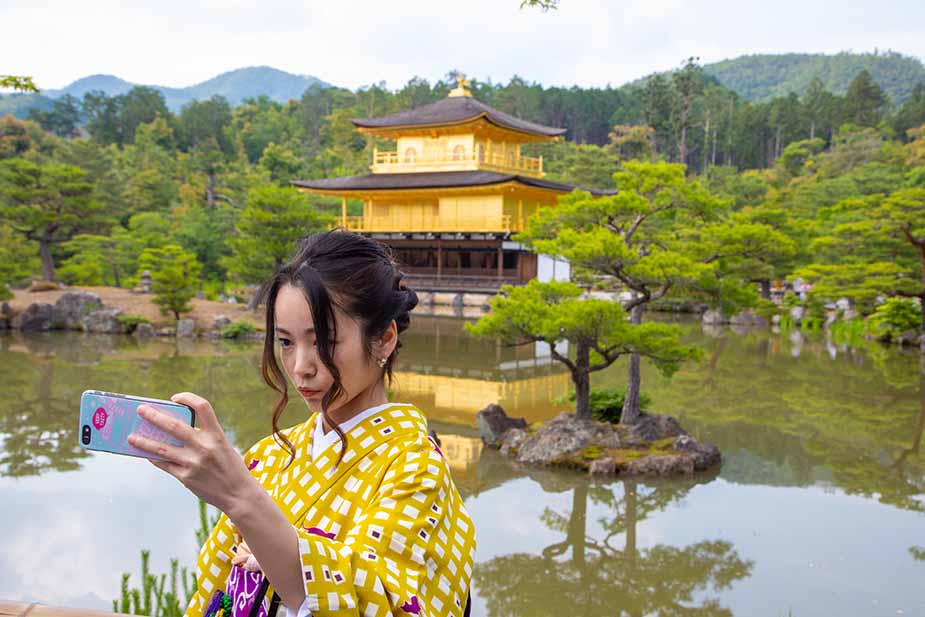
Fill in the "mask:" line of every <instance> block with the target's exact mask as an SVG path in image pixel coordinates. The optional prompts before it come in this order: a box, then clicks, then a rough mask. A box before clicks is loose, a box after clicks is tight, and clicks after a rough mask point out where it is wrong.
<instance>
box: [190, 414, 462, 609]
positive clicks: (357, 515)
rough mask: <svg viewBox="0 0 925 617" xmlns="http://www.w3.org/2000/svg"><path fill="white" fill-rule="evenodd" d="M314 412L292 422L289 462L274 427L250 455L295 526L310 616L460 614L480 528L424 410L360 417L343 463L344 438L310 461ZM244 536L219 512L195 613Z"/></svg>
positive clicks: (205, 552) (221, 581)
mask: <svg viewBox="0 0 925 617" xmlns="http://www.w3.org/2000/svg"><path fill="white" fill-rule="evenodd" d="M316 417H317V414H313V415H312V417H311V418H310V419H309V420H308V421H307V422H304V423H302V424H299V425H297V426H294V427H292V428H291V429H288V430H287V431H285V434H286V436H287V437H288V438H289V440H290V441H291V442H292V445H293V446H294V447H295V459H294V460H293V462H292V465H290V466H289V468H288V469H286V468H285V465H286V462H287V461H288V460H289V456H288V454H287V452H286V451H285V450H284V449H283V448H282V447H280V446H279V445H278V444H277V443H276V442H275V441H274V439H273V437H272V435H271V436H270V437H267V438H265V439H263V440H261V441H260V442H258V443H257V444H256V445H255V446H254V447H252V448H251V449H250V450H249V451H248V452H247V454H246V455H245V457H244V460H245V463H246V464H247V465H248V468H249V469H251V474H252V475H253V476H254V477H256V478H257V480H258V481H259V482H260V484H261V485H262V486H263V487H264V488H265V489H266V490H267V491H268V492H269V493H270V495H272V496H273V499H274V500H275V501H276V503H277V504H278V505H279V507H280V509H281V510H282V511H283V512H284V513H285V515H286V517H287V518H288V519H289V522H290V523H291V524H292V525H294V526H295V527H296V529H297V531H298V533H299V553H300V555H301V562H302V572H303V577H304V579H305V595H306V598H307V600H308V608H309V609H310V610H311V611H312V614H313V615H315V616H317V617H327V616H334V615H338V616H339V615H363V616H364V617H379V616H382V615H419V617H425V616H428V617H436V616H443V615H449V616H454V617H458V616H460V615H462V614H463V610H464V608H465V605H466V598H467V595H468V593H469V583H470V581H471V578H472V567H473V560H474V554H475V528H474V527H473V525H472V520H471V519H470V518H469V514H468V513H467V512H466V509H465V507H464V505H463V501H462V498H461V497H460V496H459V493H458V492H457V490H456V486H455V484H454V483H453V480H452V478H451V476H450V469H449V466H448V464H447V462H446V460H444V458H443V455H442V453H441V452H440V449H439V448H438V447H437V445H436V444H435V443H434V442H433V441H432V440H431V439H430V437H428V435H427V423H426V421H425V419H424V415H423V413H421V411H420V410H419V409H417V408H416V407H414V406H413V405H404V404H393V405H390V406H389V407H387V408H385V409H382V410H380V411H379V412H377V413H375V414H373V415H372V416H370V417H368V418H365V419H364V420H363V421H361V422H360V423H359V424H357V425H356V426H354V427H352V428H351V429H350V430H349V431H347V433H346V436H347V451H346V453H345V454H344V457H343V460H342V461H341V462H340V464H336V463H337V459H338V456H339V454H340V451H341V448H342V445H341V443H340V440H338V441H337V442H335V443H334V445H333V447H329V448H327V449H325V450H324V451H323V452H322V453H321V454H320V455H319V456H318V460H315V461H313V460H311V451H312V445H311V443H312V433H313V432H314V426H315V421H316ZM241 539H242V538H241V537H240V534H239V533H238V532H237V529H236V528H235V527H234V525H233V524H232V522H231V521H230V520H229V519H228V517H226V516H225V515H222V516H221V518H220V519H219V521H218V523H217V524H216V526H215V528H214V529H213V530H212V533H211V534H210V535H209V538H208V540H206V543H205V545H204V546H203V547H202V551H201V552H200V554H199V560H198V574H197V576H198V581H199V589H198V591H197V592H196V594H195V595H194V596H193V598H192V601H191V602H190V605H189V607H188V608H187V609H186V615H187V616H191V615H193V616H196V617H200V616H201V615H202V614H203V611H204V610H205V609H206V607H207V605H208V604H209V601H210V598H211V596H212V595H213V593H214V592H215V590H216V589H224V587H225V583H226V580H227V578H228V574H229V572H230V570H231V557H232V555H233V553H232V546H234V545H235V544H237V543H238V542H240V541H241ZM270 595H271V592H268V593H267V597H268V598H269V597H270ZM292 608H293V609H295V608H297V607H292Z"/></svg>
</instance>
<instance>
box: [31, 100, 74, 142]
mask: <svg viewBox="0 0 925 617" xmlns="http://www.w3.org/2000/svg"><path fill="white" fill-rule="evenodd" d="M29 119H30V120H34V121H35V122H38V123H39V125H40V126H41V127H42V128H43V129H45V130H46V131H48V132H50V133H54V134H55V135H57V136H58V137H76V136H77V134H78V130H77V127H78V125H79V124H80V119H81V113H80V101H79V100H78V99H77V98H75V97H73V96H71V95H70V94H65V95H64V96H62V97H61V98H58V99H55V101H54V103H52V106H51V109H50V110H48V111H40V110H38V109H33V110H31V111H30V112H29Z"/></svg>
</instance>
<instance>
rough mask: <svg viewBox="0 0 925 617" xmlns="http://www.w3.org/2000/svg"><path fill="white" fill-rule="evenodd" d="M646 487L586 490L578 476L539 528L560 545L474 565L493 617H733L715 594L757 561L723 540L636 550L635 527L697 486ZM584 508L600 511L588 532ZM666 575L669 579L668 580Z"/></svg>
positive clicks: (631, 485)
mask: <svg viewBox="0 0 925 617" xmlns="http://www.w3.org/2000/svg"><path fill="white" fill-rule="evenodd" d="M706 480H707V478H701V479H700V480H687V481H681V482H671V483H662V484H660V485H658V486H647V485H645V484H642V483H639V482H637V481H635V480H625V481H622V482H618V483H614V484H591V483H590V482H589V481H588V480H587V479H584V478H574V479H573V480H572V482H571V484H572V487H571V488H570V489H569V492H570V493H571V500H570V501H571V504H570V508H569V509H568V510H565V511H561V510H557V509H553V508H546V509H545V510H544V512H543V514H542V516H541V520H539V521H537V524H538V525H543V526H545V527H546V528H548V529H551V530H553V531H555V532H556V533H557V534H558V535H560V536H561V540H559V541H558V542H555V543H553V544H550V545H548V546H545V547H543V548H542V550H541V551H540V552H539V554H531V553H514V554H509V555H503V556H499V557H495V558H494V559H491V560H490V561H488V562H486V563H480V564H479V565H478V567H477V568H476V570H475V585H476V586H477V588H478V590H479V594H480V596H481V597H482V598H483V599H484V601H485V602H486V604H487V608H488V613H489V614H491V615H551V616H552V615H556V616H558V615H588V616H592V615H593V616H597V615H627V616H633V617H636V616H642V615H731V614H732V611H731V610H730V609H729V608H727V607H724V606H723V605H722V602H721V601H720V600H719V598H717V597H716V596H715V595H713V594H715V593H717V592H720V591H723V590H725V589H728V588H729V587H730V586H731V585H732V584H733V583H734V582H735V581H738V580H741V579H744V578H747V577H748V576H749V575H750V573H751V570H752V567H753V562H751V561H749V560H746V559H742V558H741V557H740V555H739V554H738V552H737V551H736V550H735V548H734V547H733V545H732V544H731V543H730V542H728V541H726V540H722V539H705V540H701V541H700V542H697V543H694V544H690V545H687V546H671V545H667V544H655V545H652V546H647V547H645V548H640V547H639V546H638V542H637V527H638V525H640V524H641V523H642V522H643V521H645V520H646V519H647V518H648V517H649V516H651V515H652V514H653V513H656V512H660V511H663V510H665V509H666V508H668V507H669V506H671V505H673V504H677V503H678V502H679V501H681V500H682V499H683V498H684V497H685V496H686V495H687V493H688V492H689V490H690V489H691V488H692V487H693V486H694V485H695V484H696V483H698V482H702V481H706ZM589 501H590V502H591V503H592V504H595V505H597V506H598V507H597V510H598V511H601V512H603V515H602V516H600V517H599V519H598V521H597V525H596V527H597V528H598V529H599V530H600V531H599V533H598V534H595V533H589V521H588V518H589V512H588V504H589ZM669 573H670V574H669Z"/></svg>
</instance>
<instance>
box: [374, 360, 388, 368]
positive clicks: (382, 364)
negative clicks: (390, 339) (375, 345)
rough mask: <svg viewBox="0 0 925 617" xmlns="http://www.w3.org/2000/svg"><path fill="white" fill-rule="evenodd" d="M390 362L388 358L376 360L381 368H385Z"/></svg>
mask: <svg viewBox="0 0 925 617" xmlns="http://www.w3.org/2000/svg"><path fill="white" fill-rule="evenodd" d="M388 361H389V359H388V358H379V359H378V360H376V364H378V365H379V368H385V365H386V363H387V362H388Z"/></svg>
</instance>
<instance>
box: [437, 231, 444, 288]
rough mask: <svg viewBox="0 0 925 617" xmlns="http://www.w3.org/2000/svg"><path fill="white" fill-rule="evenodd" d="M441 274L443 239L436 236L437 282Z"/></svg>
mask: <svg viewBox="0 0 925 617" xmlns="http://www.w3.org/2000/svg"><path fill="white" fill-rule="evenodd" d="M442 276H443V241H442V240H441V239H440V238H437V282H438V283H439V282H440V278H441V277H442Z"/></svg>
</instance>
